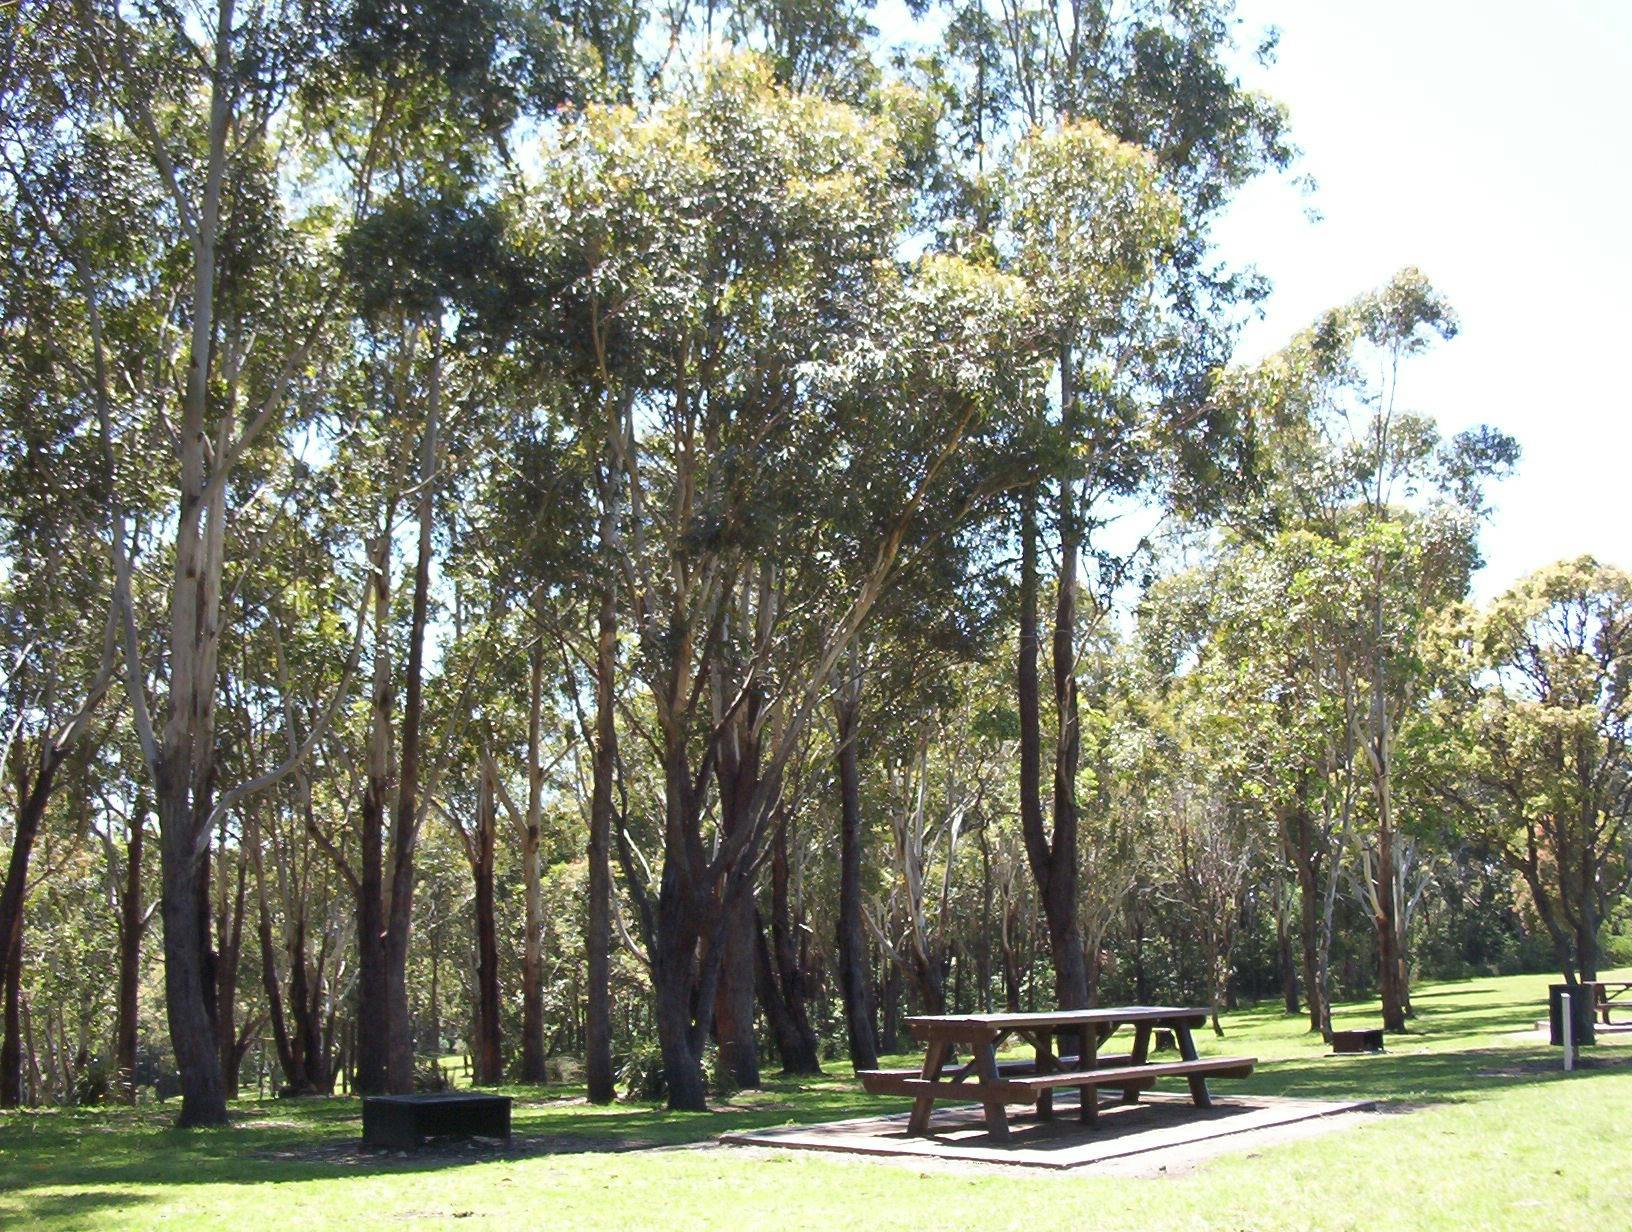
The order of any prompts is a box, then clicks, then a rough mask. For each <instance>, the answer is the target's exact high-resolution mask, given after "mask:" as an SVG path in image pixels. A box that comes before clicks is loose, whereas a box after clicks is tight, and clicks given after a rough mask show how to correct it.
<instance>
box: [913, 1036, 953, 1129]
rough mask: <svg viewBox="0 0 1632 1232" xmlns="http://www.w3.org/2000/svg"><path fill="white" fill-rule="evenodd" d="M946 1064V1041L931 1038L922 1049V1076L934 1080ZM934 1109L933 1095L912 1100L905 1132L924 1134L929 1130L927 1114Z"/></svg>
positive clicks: (920, 1096) (925, 1095)
mask: <svg viewBox="0 0 1632 1232" xmlns="http://www.w3.org/2000/svg"><path fill="white" fill-rule="evenodd" d="M945 1064H946V1041H945V1040H942V1039H932V1040H930V1041H929V1046H928V1047H927V1048H926V1049H925V1050H924V1068H923V1072H922V1077H924V1078H925V1079H927V1080H928V1081H930V1082H934V1081H935V1080H936V1079H937V1078H939V1077H940V1076H941V1067H942V1066H944V1065H945ZM934 1110H935V1096H934V1095H933V1094H924V1095H919V1096H917V1097H916V1098H915V1099H914V1100H913V1101H912V1116H911V1117H909V1118H908V1119H907V1133H909V1134H925V1133H928V1132H929V1114H930V1113H931V1112H933V1111H934Z"/></svg>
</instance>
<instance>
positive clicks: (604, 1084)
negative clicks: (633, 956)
mask: <svg viewBox="0 0 1632 1232" xmlns="http://www.w3.org/2000/svg"><path fill="white" fill-rule="evenodd" d="M607 483H608V484H610V483H611V480H610V479H608V480H607ZM608 504H609V505H610V504H611V502H610V501H608ZM611 518H615V508H613V509H612V510H611V511H610V512H608V513H606V514H603V518H602V528H601V538H602V542H603V543H606V542H609V541H610V540H611V538H612V535H613V533H614V531H613V529H612V528H610V527H609V526H608V525H607V522H608V520H609V519H611ZM597 626H598V628H597V636H596V643H595V755H594V757H595V759H594V766H593V770H592V777H593V783H592V786H591V789H590V802H589V916H588V931H587V933H586V935H585V938H584V945H585V949H586V951H587V956H588V960H589V962H588V972H587V986H586V988H585V1006H584V1078H585V1080H586V1082H587V1084H588V1087H589V1100H590V1102H591V1103H593V1104H609V1103H611V1102H612V1099H613V1096H614V1094H615V1090H614V1087H613V1073H612V781H613V778H614V776H615V774H616V770H617V760H618V727H617V713H616V706H617V701H616V693H615V688H616V680H615V678H614V673H615V671H616V668H617V649H618V608H617V591H616V589H615V588H614V583H613V581H612V580H611V578H610V577H608V579H607V580H606V581H605V582H604V583H603V585H602V588H601V607H600V613H599V616H598V617H597Z"/></svg>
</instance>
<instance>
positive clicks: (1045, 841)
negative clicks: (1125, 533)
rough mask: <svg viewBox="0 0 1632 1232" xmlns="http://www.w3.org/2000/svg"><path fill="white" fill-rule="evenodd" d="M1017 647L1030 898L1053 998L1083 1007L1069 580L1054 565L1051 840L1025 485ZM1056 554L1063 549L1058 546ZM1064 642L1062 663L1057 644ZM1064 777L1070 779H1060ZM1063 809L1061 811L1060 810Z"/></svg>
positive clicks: (1032, 532)
mask: <svg viewBox="0 0 1632 1232" xmlns="http://www.w3.org/2000/svg"><path fill="white" fill-rule="evenodd" d="M1020 541H1021V544H1020V649H1019V660H1018V663H1017V666H1016V673H1015V675H1016V690H1015V692H1016V701H1017V703H1018V706H1019V710H1020V828H1021V832H1022V834H1023V836H1024V838H1025V843H1026V855H1027V859H1028V861H1029V863H1030V865H1031V871H1032V876H1033V878H1034V879H1035V880H1036V883H1037V897H1038V900H1039V901H1040V903H1041V904H1042V908H1043V920H1044V923H1045V925H1046V927H1047V933H1048V946H1049V953H1050V956H1051V957H1052V959H1053V963H1054V985H1055V996H1056V999H1057V1000H1058V1001H1059V1006H1060V1008H1061V1009H1082V1008H1084V1007H1085V1006H1086V1005H1087V1004H1088V971H1087V967H1086V965H1085V963H1084V960H1083V953H1082V930H1081V929H1080V927H1079V926H1078V923H1077V814H1076V795H1075V782H1074V780H1075V758H1076V747H1077V737H1076V731H1075V724H1076V717H1075V706H1076V684H1075V677H1074V673H1073V671H1072V667H1071V658H1072V656H1073V655H1074V653H1075V652H1074V649H1073V648H1072V647H1071V646H1070V645H1069V642H1070V638H1071V629H1072V625H1073V624H1074V621H1075V610H1076V608H1075V598H1074V590H1075V583H1074V580H1073V583H1072V585H1071V586H1069V587H1067V586H1066V585H1065V581H1064V579H1065V577H1066V572H1065V564H1064V561H1063V558H1062V564H1061V579H1062V582H1061V588H1062V592H1063V591H1066V590H1070V591H1072V592H1073V597H1072V598H1071V599H1070V600H1069V601H1068V600H1067V599H1066V597H1065V595H1064V594H1063V593H1062V596H1061V601H1060V607H1059V608H1058V610H1057V611H1056V617H1055V659H1056V661H1055V668H1054V672H1055V682H1056V692H1055V695H1056V703H1057V705H1058V706H1059V707H1060V717H1061V723H1062V725H1065V724H1067V721H1068V720H1069V729H1068V730H1067V728H1066V727H1064V726H1062V733H1063V735H1062V739H1061V740H1060V742H1059V745H1058V748H1057V749H1056V755H1055V781H1054V807H1055V816H1054V828H1053V834H1052V837H1051V836H1050V835H1049V833H1048V832H1047V830H1046V829H1045V827H1044V823H1043V808H1042V718H1041V706H1042V699H1041V689H1040V687H1039V682H1038V674H1037V658H1038V643H1039V633H1038V617H1037V608H1038V575H1037V541H1038V529H1037V494H1036V491H1035V489H1032V490H1028V491H1027V492H1026V494H1025V496H1024V497H1023V503H1022V507H1021V529H1020ZM1062 554H1063V548H1062ZM1070 559H1071V562H1072V564H1071V567H1072V574H1071V576H1072V577H1073V579H1074V576H1075V556H1074V554H1073V555H1072V556H1071V558H1070ZM1062 638H1064V639H1065V640H1066V641H1067V648H1066V651H1065V656H1064V657H1065V661H1064V663H1063V664H1062V663H1061V662H1060V659H1061V649H1060V642H1061V640H1062ZM1067 778H1069V779H1070V780H1071V781H1070V782H1067V781H1066V779H1067ZM1062 806H1063V808H1062Z"/></svg>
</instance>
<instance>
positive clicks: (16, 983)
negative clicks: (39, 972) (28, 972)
mask: <svg viewBox="0 0 1632 1232" xmlns="http://www.w3.org/2000/svg"><path fill="white" fill-rule="evenodd" d="M7 950H8V952H7V954H6V956H5V957H6V964H5V966H6V969H5V973H4V977H3V983H0V997H4V999H5V1029H4V1031H3V1032H0V1108H17V1107H21V1105H22V1102H23V1025H22V1014H21V1010H22V1000H23V920H22V917H21V916H19V917H18V918H17V919H16V920H14V921H13V922H12V927H11V944H10V945H9V946H8V947H7Z"/></svg>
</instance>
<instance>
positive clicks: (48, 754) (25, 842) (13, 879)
mask: <svg viewBox="0 0 1632 1232" xmlns="http://www.w3.org/2000/svg"><path fill="white" fill-rule="evenodd" d="M14 756H17V757H18V758H19V761H18V763H17V769H16V774H15V777H16V780H17V783H16V786H17V799H18V801H19V802H20V804H19V807H18V809H17V824H16V829H15V830H14V831H13V833H12V839H11V858H10V859H9V861H8V862H7V865H6V880H5V883H4V885H3V886H0V988H3V989H4V990H5V997H6V1010H5V1018H6V1026H5V1038H4V1042H3V1043H0V1108H15V1107H17V1105H18V1102H19V1100H20V1099H21V1098H22V1043H21V1035H20V1031H21V1028H20V1026H19V1022H20V1019H19V1017H18V1015H19V1010H18V999H19V998H20V997H21V995H22V993H21V990H22V972H21V967H22V962H23V909H24V904H25V901H26V899H27V896H28V862H29V858H30V856H31V855H32V854H33V851H34V841H35V838H36V837H37V836H38V835H39V832H40V822H41V821H42V820H43V818H44V817H45V806H46V802H47V801H48V800H49V799H50V795H51V784H52V781H53V779H54V778H55V777H56V772H57V767H58V766H59V765H60V764H61V757H60V756H59V755H58V754H57V753H56V751H55V750H54V749H53V747H52V746H51V745H50V744H49V743H47V744H46V745H45V748H44V751H43V752H42V753H41V756H40V765H39V767H38V768H37V769H36V770H35V772H34V774H33V776H32V778H31V777H30V776H29V774H28V771H27V770H26V769H24V768H23V766H22V763H21V760H20V757H21V750H14Z"/></svg>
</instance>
